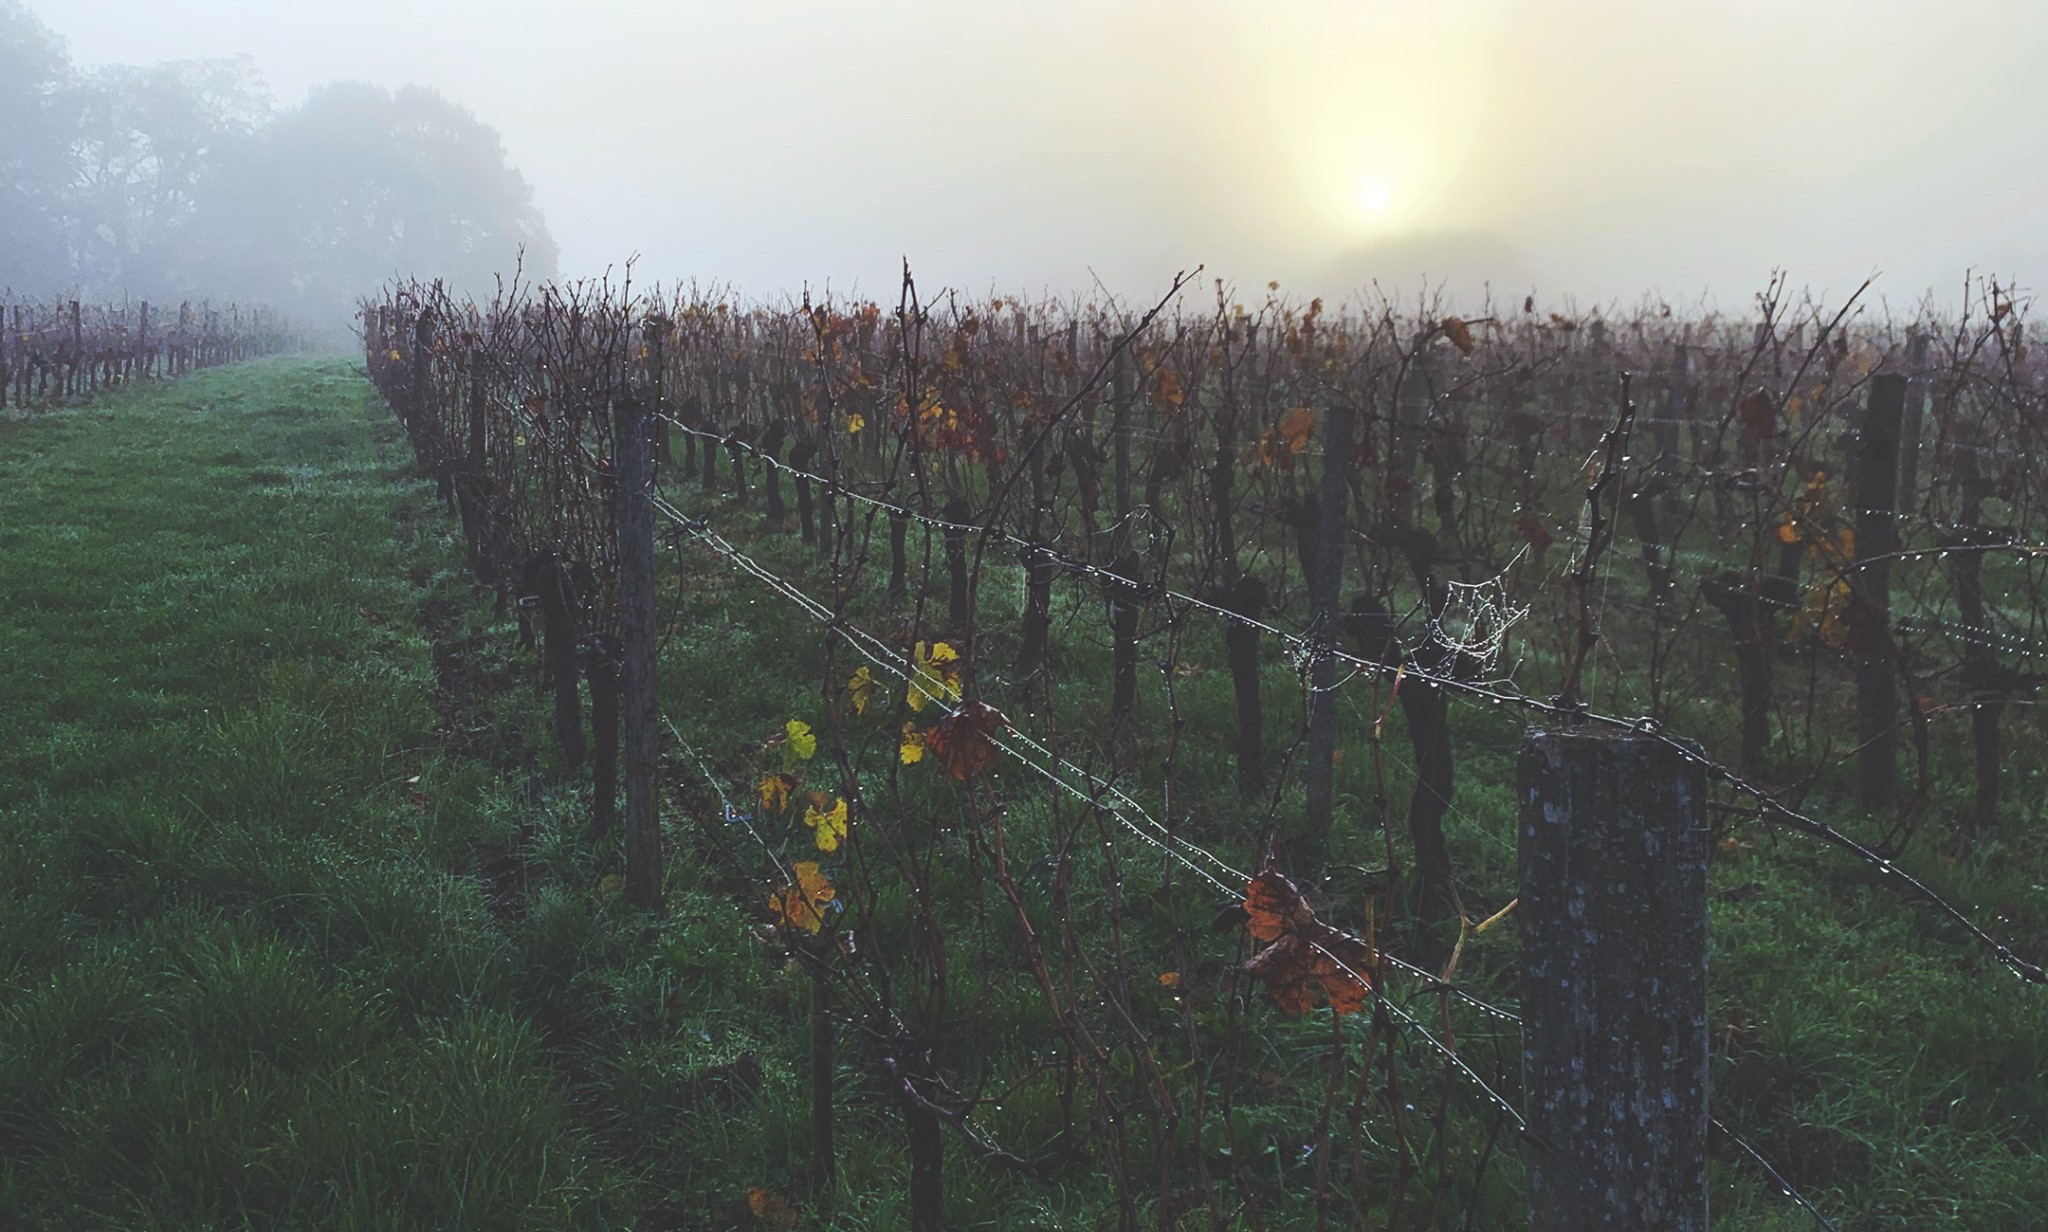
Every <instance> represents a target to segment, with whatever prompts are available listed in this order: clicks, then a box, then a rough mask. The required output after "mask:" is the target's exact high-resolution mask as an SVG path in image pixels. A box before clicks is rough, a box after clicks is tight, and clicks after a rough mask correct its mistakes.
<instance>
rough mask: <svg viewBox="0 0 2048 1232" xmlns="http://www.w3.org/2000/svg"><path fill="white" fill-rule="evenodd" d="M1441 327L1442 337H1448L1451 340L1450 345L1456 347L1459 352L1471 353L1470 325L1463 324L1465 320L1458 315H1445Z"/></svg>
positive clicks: (1462, 353)
mask: <svg viewBox="0 0 2048 1232" xmlns="http://www.w3.org/2000/svg"><path fill="white" fill-rule="evenodd" d="M1443 328H1444V337H1446V338H1449V339H1450V340H1451V345H1452V346H1454V347H1456V348H1458V353H1459V354H1461V355H1470V354H1471V353H1472V327H1471V326H1469V325H1467V324H1465V322H1464V321H1463V320H1461V319H1460V318H1458V317H1445V318H1444V321H1443Z"/></svg>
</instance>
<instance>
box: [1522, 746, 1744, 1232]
mask: <svg viewBox="0 0 2048 1232" xmlns="http://www.w3.org/2000/svg"><path fill="white" fill-rule="evenodd" d="M1516 777H1517V781H1516V795H1517V797H1518V800H1519V807H1518V830H1519V838H1520V843H1519V849H1520V877H1521V885H1520V891H1521V905H1520V908H1519V914H1520V925H1519V927H1520V929H1521V934H1522V956H1521V992H1522V1070H1523V1076H1522V1084H1523V1089H1524V1091H1525V1092H1526V1095H1525V1099H1524V1112H1525V1115H1526V1116H1527V1118H1528V1122H1529V1132H1530V1135H1531V1137H1532V1140H1533V1149H1532V1154H1531V1158H1530V1167H1529V1188H1528V1204H1529V1228H1530V1232H1589V1230H1591V1229H1601V1228H1612V1229H1629V1230H1631V1232H1634V1230H1638V1229H1642V1230H1647V1229H1652V1228H1654V1229H1657V1232H1706V1227H1707V823H1706V800H1707V781H1706V771H1705V768H1704V767H1703V766H1702V765H1701V764H1700V763H1699V762H1697V761H1693V760H1691V759H1690V758H1688V757H1686V756H1685V755H1684V753H1682V752H1681V751H1680V750H1679V749H1678V748H1677V747H1675V746H1673V745H1672V744H1670V743H1668V742H1666V741H1665V740H1663V739H1661V738H1659V737H1656V736H1652V735H1647V734H1637V733H1605V732H1602V733H1594V732H1588V731H1583V730H1574V731H1541V730H1532V731H1530V732H1529V733H1528V735H1527V736H1526V737H1525V738H1524V740H1523V743H1522V755H1521V764H1520V767H1519V769H1518V772H1517V776H1516Z"/></svg>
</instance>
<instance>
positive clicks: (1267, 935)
mask: <svg viewBox="0 0 2048 1232" xmlns="http://www.w3.org/2000/svg"><path fill="white" fill-rule="evenodd" d="M1244 912H1245V919H1246V923H1247V925H1248V926H1249V927H1250V929H1251V933H1252V936H1253V937H1254V938H1256V939H1258V940H1260V941H1265V942H1268V943H1269V944H1267V945H1266V946H1265V947H1263V948H1262V949H1260V950H1259V952H1258V953H1256V954H1254V955H1252V956H1251V958H1250V960H1248V961H1247V962H1246V963H1245V965H1244V971H1245V974H1247V975H1250V976H1252V977H1253V978H1255V979H1257V980H1258V981H1259V982H1261V983H1263V984H1264V985H1265V986H1266V990H1267V991H1268V992H1270V993H1272V994H1273V1000H1274V1002H1275V1003H1276V1004H1277V1005H1279V1007H1280V1009H1281V1011H1282V1012H1284V1013H1287V1014H1302V1013H1306V1012H1308V1010H1310V1009H1311V1008H1313V1006H1314V1004H1315V995H1316V994H1317V993H1321V994H1322V998H1323V1001H1324V1002H1325V1003H1326V1004H1328V1005H1329V1007H1330V1009H1331V1011H1332V1012H1334V1013H1337V1014H1352V1013H1356V1012H1357V1011H1358V1010H1359V1009H1360V1008H1361V1007H1363V1006H1364V1004H1365V994H1366V993H1367V992H1368V991H1369V990H1370V989H1371V988H1372V987H1373V985H1374V980H1375V978H1376V975H1375V973H1376V971H1377V969H1378V963H1377V955H1376V954H1375V953H1374V951H1373V948H1372V947H1371V946H1369V945H1367V944H1366V943H1365V942H1363V941H1361V940H1359V939H1358V938H1356V937H1353V936H1352V935H1351V934H1349V933H1347V932H1344V931H1343V930H1342V929H1338V928H1333V927H1331V926H1330V925H1328V924H1325V923H1323V922H1322V921H1321V920H1318V919H1316V916H1315V912H1314V911H1312V910H1310V909H1309V906H1308V903H1307V902H1306V901H1305V900H1304V899H1303V898H1302V895H1301V891H1300V890H1299V889H1298V888H1296V886H1295V884H1294V883H1293V882H1292V881H1289V880H1288V879H1287V877H1286V876H1285V875H1283V874H1282V873H1281V872H1279V870H1277V869H1274V868H1271V867H1268V868H1266V869H1264V870H1262V871H1261V872H1260V873H1259V874H1258V876H1256V877H1253V878H1252V880H1251V882H1250V884H1248V885H1247V886H1246V887H1245V898H1244Z"/></svg>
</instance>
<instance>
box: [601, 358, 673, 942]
mask: <svg viewBox="0 0 2048 1232" xmlns="http://www.w3.org/2000/svg"><path fill="white" fill-rule="evenodd" d="M612 413H613V431H614V436H613V446H612V448H613V455H614V464H615V466H616V468H617V478H616V487H615V489H614V499H616V500H617V501H618V516H617V518H616V519H615V522H616V524H617V526H618V536H619V543H618V550H619V658H620V660H621V671H620V685H621V688H620V693H621V699H620V700H621V702H622V705H621V711H622V717H623V718H624V720H625V722H624V727H625V746H626V748H625V751H626V757H625V762H626V767H625V769H626V774H625V778H626V792H625V795H626V899H627V901H628V902H630V903H632V904H633V905H634V906H636V907H646V908H650V909H652V910H656V911H659V910H660V909H661V819H660V816H659V814H658V812H657V806H658V803H659V800H658V797H657V794H656V793H657V788H658V784H659V775H660V770H661V764H660V756H661V737H660V730H659V728H660V724H661V698H660V694H659V691H658V686H657V682H656V680H655V672H654V654H655V646H656V642H657V640H658V639H659V637H660V633H661V630H660V627H659V624H658V622H657V617H656V615H655V610H654V503H653V500H652V495H653V493H652V488H653V467H652V466H651V465H650V462H651V459H650V448H649V445H650V442H649V439H648V432H647V409H646V407H645V406H643V405H642V404H641V403H640V401H639V400H638V399H636V398H632V397H626V398H621V399H619V400H618V401H617V402H616V403H614V404H613V407H612Z"/></svg>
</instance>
